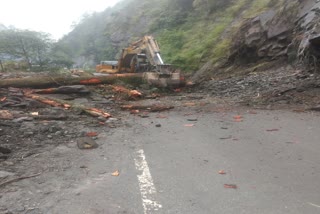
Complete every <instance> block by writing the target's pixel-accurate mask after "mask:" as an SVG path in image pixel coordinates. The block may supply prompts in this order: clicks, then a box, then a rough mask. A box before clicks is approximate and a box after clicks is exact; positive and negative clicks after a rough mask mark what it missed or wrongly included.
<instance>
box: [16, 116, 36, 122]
mask: <svg viewBox="0 0 320 214" xmlns="http://www.w3.org/2000/svg"><path fill="white" fill-rule="evenodd" d="M32 120H33V118H32V117H19V118H17V119H14V120H12V122H14V123H22V122H23V121H32Z"/></svg>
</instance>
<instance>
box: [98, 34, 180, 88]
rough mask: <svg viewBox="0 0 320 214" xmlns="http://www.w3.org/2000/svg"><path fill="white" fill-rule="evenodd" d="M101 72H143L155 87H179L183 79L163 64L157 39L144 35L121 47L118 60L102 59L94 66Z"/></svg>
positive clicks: (145, 77) (175, 71) (167, 65)
mask: <svg viewBox="0 0 320 214" xmlns="http://www.w3.org/2000/svg"><path fill="white" fill-rule="evenodd" d="M96 71H97V72H101V73H108V74H115V73H143V76H144V79H145V80H146V81H147V82H148V84H150V85H154V86H157V87H173V88H174V87H180V86H181V85H183V83H184V79H183V77H182V75H181V73H180V71H179V70H175V69H174V68H173V67H172V66H171V65H169V64H164V62H163V60H162V58H161V55H160V48H159V45H158V43H157V41H156V40H155V39H154V38H153V37H152V36H144V37H142V38H141V39H139V40H138V41H136V42H133V43H131V44H130V45H129V46H128V47H127V48H124V49H122V52H121V55H120V57H119V60H118V61H102V62H101V63H100V64H99V65H97V66H96Z"/></svg>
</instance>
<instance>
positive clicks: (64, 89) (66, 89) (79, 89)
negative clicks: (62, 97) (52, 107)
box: [34, 85, 90, 94]
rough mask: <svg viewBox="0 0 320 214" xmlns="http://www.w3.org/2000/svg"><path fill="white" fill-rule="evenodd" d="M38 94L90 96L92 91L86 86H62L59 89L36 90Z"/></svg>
mask: <svg viewBox="0 0 320 214" xmlns="http://www.w3.org/2000/svg"><path fill="white" fill-rule="evenodd" d="M34 92H35V93H37V94H74V93H77V94H89V93H90V91H89V90H88V89H87V88H86V86H84V85H70V86H61V87H59V88H46V89H35V90H34Z"/></svg>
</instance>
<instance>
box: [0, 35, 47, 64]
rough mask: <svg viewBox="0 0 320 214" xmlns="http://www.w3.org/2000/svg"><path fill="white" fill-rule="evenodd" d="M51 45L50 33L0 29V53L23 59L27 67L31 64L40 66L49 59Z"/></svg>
mask: <svg viewBox="0 0 320 214" xmlns="http://www.w3.org/2000/svg"><path fill="white" fill-rule="evenodd" d="M51 45H52V40H51V39H50V35H49V34H46V33H42V32H36V31H29V30H17V29H9V30H4V31H0V55H6V56H9V57H11V58H13V59H16V60H24V61H25V62H26V63H27V64H28V66H29V68H31V67H32V64H37V65H39V66H40V67H42V66H44V65H45V64H46V63H47V62H48V61H49V55H48V54H49V51H50V48H51Z"/></svg>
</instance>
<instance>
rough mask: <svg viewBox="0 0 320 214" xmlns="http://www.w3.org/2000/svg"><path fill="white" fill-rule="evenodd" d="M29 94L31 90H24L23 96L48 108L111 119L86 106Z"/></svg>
mask: <svg viewBox="0 0 320 214" xmlns="http://www.w3.org/2000/svg"><path fill="white" fill-rule="evenodd" d="M31 92H32V90H24V96H25V97H28V98H31V99H33V100H37V101H39V102H42V103H45V104H47V105H50V106H54V107H61V108H64V109H71V110H75V111H77V112H79V111H81V112H84V113H86V114H88V115H91V116H93V117H104V118H109V117H111V115H110V114H109V113H106V112H104V111H103V110H101V109H97V108H92V107H87V106H83V105H79V104H74V103H71V102H67V101H64V100H59V99H54V98H47V97H44V96H40V95H35V94H32V93H31Z"/></svg>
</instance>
